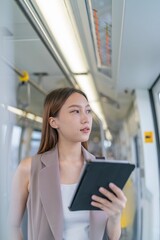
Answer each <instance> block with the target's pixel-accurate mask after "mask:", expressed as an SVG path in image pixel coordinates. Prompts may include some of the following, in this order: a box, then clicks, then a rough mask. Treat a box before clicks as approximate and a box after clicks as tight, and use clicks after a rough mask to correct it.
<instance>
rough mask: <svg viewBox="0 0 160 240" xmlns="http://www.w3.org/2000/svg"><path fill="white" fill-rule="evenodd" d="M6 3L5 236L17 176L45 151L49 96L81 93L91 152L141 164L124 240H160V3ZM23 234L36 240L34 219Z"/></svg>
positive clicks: (2, 64) (130, 194) (0, 18)
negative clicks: (87, 110)
mask: <svg viewBox="0 0 160 240" xmlns="http://www.w3.org/2000/svg"><path fill="white" fill-rule="evenodd" d="M1 5H2V6H3V8H1V10H0V11H1V14H0V23H1V28H0V29H1V33H0V34H1V35H0V52H1V61H0V69H1V94H0V104H1V105H0V112H1V119H0V127H1V128H0V132H1V139H0V149H1V159H2V161H1V162H2V163H1V165H2V168H1V170H0V177H1V181H0V186H1V187H0V189H1V190H0V191H1V200H2V203H3V204H1V207H0V208H1V213H2V214H1V227H2V226H3V227H2V231H1V234H2V236H4V235H5V232H6V231H7V229H6V226H5V225H4V222H5V220H4V219H6V216H7V211H8V206H9V200H10V191H11V183H12V178H13V175H14V173H15V170H16V169H17V166H18V164H19V162H20V161H21V160H22V159H24V158H25V157H27V156H32V155H34V154H36V152H37V150H38V147H39V143H40V139H41V127H42V111H43V102H44V99H45V96H46V95H47V93H48V92H50V91H51V90H53V89H56V88H59V87H75V88H80V89H82V90H83V91H84V92H85V93H86V94H87V96H88V99H89V102H90V105H91V107H92V110H93V127H92V133H91V136H90V140H89V146H88V147H89V150H90V152H92V153H93V154H94V155H96V156H97V157H102V156H104V157H105V158H106V159H117V160H126V161H129V162H130V163H133V164H135V165H136V168H135V171H134V172H133V173H132V175H131V177H130V178H129V180H128V181H127V184H126V185H125V187H124V192H125V194H126V196H127V199H128V201H127V206H126V208H125V210H124V212H123V214H122V219H121V226H122V235H121V240H150V239H153V240H159V239H160V152H159V146H160V145H159V144H160V68H159V66H160V64H159V63H160V31H159V26H160V14H159V12H160V2H159V1H158V0H154V1H148V0H147V1H145V0H142V1H138V0H135V1H130V0H118V1H116V0H85V1H81V0H59V1H56V0H54V1H49V0H47V1H42V0H33V1H30V0H15V1H9V0H2V1H1ZM23 232H24V236H25V240H27V213H25V216H24V220H23ZM3 234H4V235H3ZM1 239H5V238H4V237H3V238H1Z"/></svg>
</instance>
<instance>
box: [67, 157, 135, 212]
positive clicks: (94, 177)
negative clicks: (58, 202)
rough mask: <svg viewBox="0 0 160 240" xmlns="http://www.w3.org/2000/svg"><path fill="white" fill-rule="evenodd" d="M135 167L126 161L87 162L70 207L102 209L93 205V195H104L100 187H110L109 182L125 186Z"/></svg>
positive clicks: (121, 186) (71, 208) (73, 208)
mask: <svg viewBox="0 0 160 240" xmlns="http://www.w3.org/2000/svg"><path fill="white" fill-rule="evenodd" d="M134 168H135V165H134V164H130V163H128V162H127V161H126V163H125V162H124V161H123V162H122V161H115V162H114V161H111V162H110V161H107V160H105V161H104V160H103V161H98V160H97V161H91V162H87V163H86V166H85V168H84V171H83V173H82V175H81V178H80V181H79V183H78V186H77V188H76V191H75V193H74V196H73V198H72V201H71V204H70V206H69V209H70V210H71V211H77V210H101V209H99V208H96V207H94V206H92V205H91V201H92V200H91V196H92V195H93V194H94V195H97V196H100V197H103V195H102V194H101V193H100V192H99V188H100V187H104V188H106V189H108V190H109V191H111V190H110V189H109V186H108V185H109V183H110V182H112V183H114V184H116V185H117V186H118V187H119V188H121V189H122V188H123V187H124V185H125V183H126V181H127V180H128V178H129V176H130V174H131V172H132V171H133V169H134Z"/></svg>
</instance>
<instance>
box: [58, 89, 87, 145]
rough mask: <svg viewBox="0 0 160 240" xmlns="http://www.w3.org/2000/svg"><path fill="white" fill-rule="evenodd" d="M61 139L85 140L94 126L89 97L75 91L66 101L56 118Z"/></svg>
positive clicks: (71, 140)
mask: <svg viewBox="0 0 160 240" xmlns="http://www.w3.org/2000/svg"><path fill="white" fill-rule="evenodd" d="M54 124H55V125H56V128H57V130H58V136H59V140H67V141H70V142H74V143H76V142H85V141H87V140H88V138H89V135H90V132H91V127H92V113H91V108H90V105H89V103H88V101H87V99H86V98H85V97H84V96H83V95H81V94H79V93H73V94H72V95H71V96H70V97H69V98H68V99H67V100H66V102H65V103H64V105H63V106H62V108H61V110H60V111H59V114H58V116H57V117H56V118H54Z"/></svg>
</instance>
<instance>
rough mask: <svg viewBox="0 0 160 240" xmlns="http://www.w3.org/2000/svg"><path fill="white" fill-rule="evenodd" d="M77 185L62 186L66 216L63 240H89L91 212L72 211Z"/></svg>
mask: <svg viewBox="0 0 160 240" xmlns="http://www.w3.org/2000/svg"><path fill="white" fill-rule="evenodd" d="M76 186H77V184H61V193H62V204H63V214H64V229H63V240H75V239H76V240H82V239H83V240H89V211H70V210H69V209H68V206H69V204H70V201H71V198H72V195H73V193H74V191H75V188H76Z"/></svg>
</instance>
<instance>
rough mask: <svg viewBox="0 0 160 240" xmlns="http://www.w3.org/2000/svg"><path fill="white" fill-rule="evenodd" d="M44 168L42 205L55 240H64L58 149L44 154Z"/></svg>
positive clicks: (40, 175)
mask: <svg viewBox="0 0 160 240" xmlns="http://www.w3.org/2000/svg"><path fill="white" fill-rule="evenodd" d="M41 161H42V163H43V166H44V167H43V168H42V169H41V170H40V173H39V187H40V197H41V200H42V205H43V207H44V211H45V213H46V216H47V220H48V223H49V226H50V228H51V230H52V232H53V235H54V238H55V240H61V239H62V232H63V207H62V198H61V190H60V175H59V162H58V151H57V148H55V149H54V150H51V151H48V152H46V153H44V154H42V158H41Z"/></svg>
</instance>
